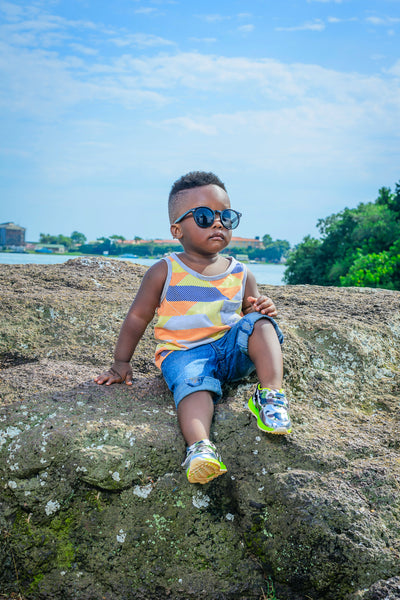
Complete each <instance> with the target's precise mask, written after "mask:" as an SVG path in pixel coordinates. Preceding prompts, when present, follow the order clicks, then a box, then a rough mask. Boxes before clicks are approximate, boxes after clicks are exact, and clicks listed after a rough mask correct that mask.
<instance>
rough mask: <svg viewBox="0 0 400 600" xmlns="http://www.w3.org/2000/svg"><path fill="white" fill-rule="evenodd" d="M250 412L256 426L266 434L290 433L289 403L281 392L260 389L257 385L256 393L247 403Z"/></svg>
mask: <svg viewBox="0 0 400 600" xmlns="http://www.w3.org/2000/svg"><path fill="white" fill-rule="evenodd" d="M247 406H248V407H249V410H250V412H251V413H252V414H253V415H254V416H255V417H256V419H257V426H258V428H259V429H261V430H262V431H267V432H268V433H278V434H284V433H290V432H291V431H292V429H291V423H290V419H289V414H288V411H289V402H288V400H287V399H286V396H285V392H284V391H283V390H271V389H270V388H262V387H260V384H258V386H257V388H256V391H255V392H254V394H253V395H252V397H251V398H250V400H249V401H248V403H247Z"/></svg>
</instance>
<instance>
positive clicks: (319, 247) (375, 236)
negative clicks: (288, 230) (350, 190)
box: [284, 181, 400, 290]
mask: <svg viewBox="0 0 400 600" xmlns="http://www.w3.org/2000/svg"><path fill="white" fill-rule="evenodd" d="M317 227H318V229H319V232H320V234H321V238H320V239H316V238H314V237H311V236H306V237H305V238H304V239H303V241H302V242H301V243H300V244H298V245H297V246H296V247H295V248H294V249H293V250H292V251H291V252H290V253H289V255H288V258H287V262H286V270H285V275H284V280H285V282H286V283H288V284H311V285H333V286H357V287H376V288H386V289H391V290H400V181H399V182H398V183H396V184H395V190H394V191H393V192H392V190H391V188H388V187H382V188H381V189H380V190H379V191H378V197H377V198H376V200H375V201H374V202H367V203H361V204H359V205H358V206H357V208H353V209H349V208H345V209H344V210H342V211H341V212H339V213H337V214H333V215H330V216H329V217H326V218H325V219H320V220H319V221H318V222H317Z"/></svg>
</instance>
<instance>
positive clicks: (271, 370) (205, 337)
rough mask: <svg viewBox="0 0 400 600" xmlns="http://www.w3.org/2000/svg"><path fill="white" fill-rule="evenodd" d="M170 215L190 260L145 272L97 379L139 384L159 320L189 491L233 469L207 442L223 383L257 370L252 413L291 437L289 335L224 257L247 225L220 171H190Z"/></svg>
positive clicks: (161, 355) (173, 260)
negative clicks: (146, 346) (142, 347)
mask: <svg viewBox="0 0 400 600" xmlns="http://www.w3.org/2000/svg"><path fill="white" fill-rule="evenodd" d="M168 208H169V219H170V223H171V233H172V236H173V237H174V238H176V239H178V240H179V241H180V243H181V244H182V246H183V252H180V253H178V254H175V253H174V254H171V255H170V256H168V257H166V258H163V259H161V260H160V261H159V262H157V263H156V264H154V265H153V266H152V267H150V269H149V270H148V271H147V272H146V274H145V275H144V277H143V281H142V284H141V286H140V289H139V291H138V293H137V295H136V298H135V300H134V301H133V304H132V306H131V307H130V309H129V312H128V315H127V317H126V319H125V321H124V323H123V325H122V327H121V331H120V334H119V338H118V342H117V346H116V349H115V353H114V363H113V365H112V367H111V368H110V369H109V370H108V371H106V372H105V373H102V374H101V375H99V376H98V377H96V379H95V381H96V382H97V383H98V384H104V383H105V384H106V385H111V384H112V383H122V382H123V381H125V383H126V384H128V385H132V369H131V366H130V360H131V358H132V355H133V352H134V350H135V348H136V346H137V344H138V342H139V340H140V338H141V337H142V335H143V333H144V331H145V330H146V327H147V325H148V324H149V322H150V321H151V320H152V319H153V317H154V314H155V312H157V314H158V321H157V323H156V326H155V330H154V332H155V337H156V339H157V340H158V345H157V348H156V358H155V361H156V365H157V366H158V367H159V368H160V369H161V371H162V373H163V376H164V378H165V380H166V382H167V384H168V387H169V388H170V390H171V391H172V392H173V394H174V400H175V404H176V407H177V413H178V421H179V425H180V429H181V431H182V434H183V436H184V438H185V440H186V443H187V446H188V447H187V451H186V458H185V460H184V462H183V463H182V466H184V467H185V468H186V474H187V477H188V480H189V481H190V482H191V483H207V482H209V481H211V480H212V479H214V478H215V477H218V476H219V475H222V474H223V473H226V471H227V469H226V467H225V465H224V464H223V462H222V461H221V458H220V456H219V454H218V452H217V449H216V447H215V445H214V444H213V443H212V442H210V439H209V437H210V426H211V421H212V418H213V412H214V402H215V401H217V400H218V399H220V398H221V396H222V392H221V384H222V383H224V382H227V381H236V380H239V379H241V378H243V377H245V376H246V375H248V374H250V373H251V372H252V371H254V370H256V373H257V377H258V379H259V384H258V386H257V388H256V390H255V392H254V394H253V396H252V397H251V398H250V400H249V402H248V407H249V409H250V411H251V412H252V414H253V415H254V416H255V417H256V419H257V425H258V427H259V428H260V429H262V430H263V431H266V432H268V433H272V434H286V433H290V427H291V425H290V420H289V416H288V408H289V406H288V401H287V400H286V398H285V394H284V392H283V390H282V389H281V387H282V376H283V367H282V354H281V347H280V344H281V343H282V341H283V336H282V333H281V331H280V329H279V327H278V326H277V324H276V323H275V321H274V320H273V317H275V316H276V314H277V311H276V308H275V306H274V304H273V302H272V300H271V299H270V298H268V297H266V296H261V295H260V294H259V292H258V289H257V284H256V280H255V278H254V275H253V274H252V273H251V272H250V271H248V270H247V268H246V266H245V265H244V264H242V263H240V262H238V261H236V260H235V259H234V258H231V257H226V256H222V255H221V254H220V252H221V251H222V250H224V248H226V247H227V246H228V244H229V242H230V240H231V237H232V230H233V229H235V228H236V227H237V226H238V224H239V221H240V217H241V214H240V213H239V212H237V211H235V210H232V209H231V208H230V201H229V197H228V194H227V192H226V189H225V186H224V184H223V183H222V181H221V180H220V179H219V178H218V177H217V176H216V175H214V174H213V173H205V172H201V171H200V172H198V171H197V172H192V173H188V174H187V175H185V176H183V177H181V179H179V180H178V181H176V182H175V183H174V185H173V187H172V189H171V193H170V195H169V205H168Z"/></svg>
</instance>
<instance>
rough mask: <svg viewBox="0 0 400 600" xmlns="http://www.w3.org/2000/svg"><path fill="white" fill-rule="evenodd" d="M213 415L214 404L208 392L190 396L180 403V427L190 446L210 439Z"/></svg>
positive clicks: (204, 391)
mask: <svg viewBox="0 0 400 600" xmlns="http://www.w3.org/2000/svg"><path fill="white" fill-rule="evenodd" d="M213 414H214V403H213V400H212V397H211V394H210V392H208V391H206V390H202V391H200V392H194V393H193V394H189V396H186V397H185V398H183V400H181V401H180V402H179V404H178V421H179V426H180V428H181V431H182V435H183V437H184V438H185V440H186V443H187V445H188V446H191V445H192V444H194V443H195V442H199V441H200V440H205V439H207V440H208V439H209V437H210V426H211V421H212V418H213Z"/></svg>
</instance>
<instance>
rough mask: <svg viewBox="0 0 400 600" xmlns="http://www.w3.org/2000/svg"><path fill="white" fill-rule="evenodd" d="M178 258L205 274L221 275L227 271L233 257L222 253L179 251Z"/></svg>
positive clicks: (194, 269)
mask: <svg viewBox="0 0 400 600" xmlns="http://www.w3.org/2000/svg"><path fill="white" fill-rule="evenodd" d="M177 256H178V258H179V259H180V260H181V261H182V262H183V263H184V264H185V265H186V266H187V267H190V268H191V269H193V271H197V273H201V274H203V275H219V274H220V273H223V272H224V271H226V270H227V269H228V267H229V265H230V264H231V259H230V258H227V257H225V256H221V255H220V254H218V253H217V254H212V255H202V254H197V253H192V252H186V251H184V252H179V253H177Z"/></svg>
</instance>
